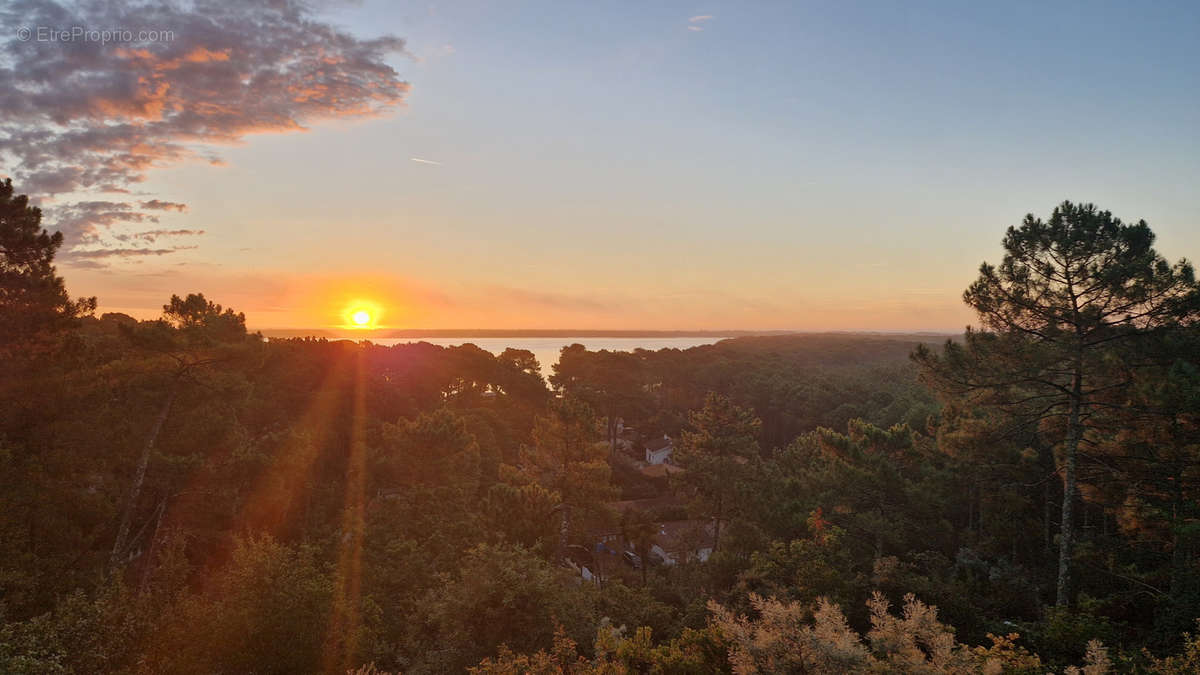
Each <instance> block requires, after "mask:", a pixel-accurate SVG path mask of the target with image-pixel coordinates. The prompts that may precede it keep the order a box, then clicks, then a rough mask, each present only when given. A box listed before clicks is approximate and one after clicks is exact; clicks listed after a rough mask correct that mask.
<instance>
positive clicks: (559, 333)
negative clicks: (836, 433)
mask: <svg viewBox="0 0 1200 675" xmlns="http://www.w3.org/2000/svg"><path fill="white" fill-rule="evenodd" d="M260 332H261V333H262V334H263V335H264V336H266V337H274V338H290V337H316V338H330V339H340V340H345V339H358V340H380V339H384V340H386V339H395V338H435V339H443V338H562V337H579V338H689V337H695V338H734V337H768V336H785V335H795V336H802V335H809V336H817V335H840V336H847V337H848V336H861V337H883V338H903V337H922V338H928V337H950V336H951V335H952V333H950V332H943V331H794V330H583V329H579V330H573V329H499V328H441V329H388V328H383V329H378V330H334V329H313V328H275V329H262V330H261V331H260Z"/></svg>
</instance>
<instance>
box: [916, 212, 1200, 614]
mask: <svg viewBox="0 0 1200 675" xmlns="http://www.w3.org/2000/svg"><path fill="white" fill-rule="evenodd" d="M1153 243H1154V234H1153V233H1152V232H1151V231H1150V226H1149V225H1147V224H1146V222H1145V221H1138V222H1137V223H1134V224H1126V223H1122V222H1121V220H1120V219H1118V218H1115V217H1113V215H1112V213H1110V212H1108V211H1100V210H1098V209H1097V208H1096V207H1095V206H1093V205H1091V204H1072V203H1071V202H1063V203H1062V204H1061V205H1059V206H1058V207H1057V208H1055V209H1054V212H1053V213H1052V214H1051V216H1050V218H1049V219H1048V220H1046V221H1043V220H1041V219H1040V218H1034V216H1033V215H1032V214H1031V215H1028V216H1026V217H1025V220H1024V222H1023V223H1022V224H1021V225H1020V227H1010V228H1009V229H1008V232H1007V234H1006V235H1005V237H1004V250H1005V255H1004V259H1003V261H1002V262H1001V264H1000V265H999V267H996V266H993V265H990V264H987V263H984V264H983V265H982V266H981V267H980V269H979V278H978V279H977V280H976V281H975V282H974V283H973V284H971V286H970V287H969V288H968V289H967V290H966V292H965V293H964V294H963V300H964V301H965V302H966V303H967V304H968V305H969V306H970V307H971V308H972V309H974V310H975V311H976V312H977V313H978V315H979V320H980V322H981V324H982V330H978V331H977V330H971V329H968V331H967V333H966V337H965V343H964V344H961V345H960V344H957V343H954V342H948V343H947V344H946V346H945V348H944V350H943V352H942V354H941V355H940V356H938V355H935V354H934V353H932V352H931V351H930V350H928V349H925V348H923V347H922V348H919V349H918V350H917V351H916V353H915V354H914V358H915V359H916V361H917V362H918V363H919V364H921V365H922V367H923V372H924V377H925V379H926V380H927V381H928V382H930V383H931V384H933V385H934V386H935V387H936V388H938V389H939V390H940V391H942V392H943V393H946V394H949V395H950V396H951V397H956V398H965V399H967V400H970V401H973V402H975V403H986V404H991V405H996V406H998V407H1000V408H1002V409H1004V410H1006V411H1008V412H1009V413H1011V414H1012V415H1013V417H1014V419H1016V420H1019V421H1021V422H1022V423H1024V424H1027V425H1037V424H1042V425H1043V427H1046V428H1050V429H1053V430H1054V433H1055V435H1056V438H1055V440H1056V441H1057V447H1058V450H1059V455H1060V464H1061V467H1060V470H1061V474H1062V482H1063V498H1062V517H1061V522H1060V526H1059V528H1060V529H1059V535H1060V536H1059V568H1058V580H1057V588H1056V603H1057V604H1058V605H1060V606H1062V605H1067V604H1069V602H1070V591H1071V567H1072V560H1071V556H1072V549H1073V545H1074V540H1075V513H1074V508H1075V500H1076V493H1077V489H1078V488H1077V461H1078V454H1079V448H1080V446H1081V444H1084V443H1091V442H1093V440H1094V439H1091V438H1089V430H1090V424H1089V422H1090V419H1091V418H1092V415H1093V412H1094V410H1093V407H1094V406H1095V405H1098V404H1100V401H1101V400H1102V399H1108V398H1111V396H1112V393H1113V391H1114V390H1118V389H1120V388H1122V387H1126V386H1128V384H1129V378H1128V377H1127V371H1126V372H1121V370H1120V369H1113V368H1112V367H1111V365H1110V364H1109V363H1107V362H1106V359H1107V358H1108V357H1110V356H1111V354H1113V353H1114V351H1115V350H1116V349H1117V348H1118V347H1122V346H1123V347H1125V348H1126V349H1127V348H1128V343H1132V342H1136V341H1137V340H1138V339H1140V338H1144V337H1146V336H1148V335H1153V334H1156V333H1159V332H1161V331H1163V330H1165V329H1168V328H1170V327H1172V326H1175V325H1179V324H1183V323H1192V322H1195V321H1196V320H1197V318H1200V290H1198V287H1197V285H1196V281H1195V278H1194V274H1193V271H1192V267H1191V265H1190V264H1189V263H1187V262H1186V261H1180V262H1178V263H1176V264H1175V265H1173V266H1172V265H1170V264H1168V263H1167V261H1166V260H1165V259H1164V258H1163V257H1162V256H1160V255H1159V254H1158V253H1157V252H1156V251H1155V250H1154V248H1153ZM1122 343H1126V344H1124V345H1123V344H1122Z"/></svg>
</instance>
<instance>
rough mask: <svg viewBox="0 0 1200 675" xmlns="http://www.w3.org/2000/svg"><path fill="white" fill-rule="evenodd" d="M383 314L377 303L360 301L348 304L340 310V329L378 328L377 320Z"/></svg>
mask: <svg viewBox="0 0 1200 675" xmlns="http://www.w3.org/2000/svg"><path fill="white" fill-rule="evenodd" d="M383 314H384V312H383V308H382V307H381V306H380V305H379V304H378V303H374V302H371V301H369V300H361V299H360V300H355V301H353V302H349V303H347V304H346V305H345V309H343V310H342V321H343V323H342V328H352V329H357V330H373V329H376V328H379V320H380V318H382V317H383Z"/></svg>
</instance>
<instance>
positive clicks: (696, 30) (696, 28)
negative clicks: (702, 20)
mask: <svg viewBox="0 0 1200 675" xmlns="http://www.w3.org/2000/svg"><path fill="white" fill-rule="evenodd" d="M687 29H688V30H690V31H692V32H694V33H700V32H703V31H704V29H703V28H701V27H700V26H688V27H687Z"/></svg>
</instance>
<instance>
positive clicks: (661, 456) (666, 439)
mask: <svg viewBox="0 0 1200 675" xmlns="http://www.w3.org/2000/svg"><path fill="white" fill-rule="evenodd" d="M643 445H645V446H646V463H647V464H669V463H670V461H671V452H672V451H674V450H675V443H674V442H673V441H672V440H671V437H670V436H668V435H666V434H663V437H662V438H653V439H649V440H647V441H646V442H645V443H644V444H643Z"/></svg>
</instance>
